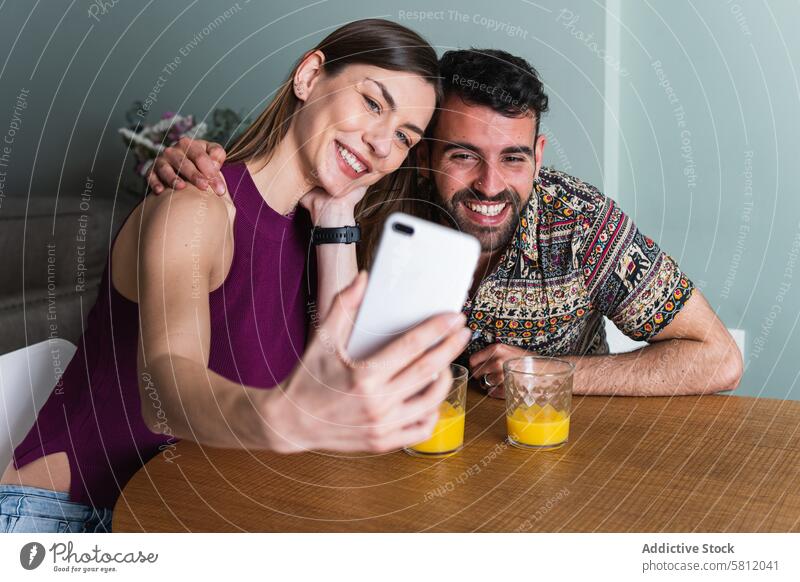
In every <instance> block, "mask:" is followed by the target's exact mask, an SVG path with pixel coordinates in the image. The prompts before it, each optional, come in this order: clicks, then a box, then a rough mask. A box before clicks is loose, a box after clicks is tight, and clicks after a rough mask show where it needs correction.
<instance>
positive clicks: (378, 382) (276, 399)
mask: <svg viewBox="0 0 800 582" xmlns="http://www.w3.org/2000/svg"><path fill="white" fill-rule="evenodd" d="M366 282H367V276H366V274H365V273H364V272H362V273H360V274H359V275H358V276H357V277H356V279H355V280H354V281H353V282H352V283H351V284H350V285H349V286H348V287H347V288H345V289H344V290H343V291H342V292H340V293H339V294H338V295H337V297H336V300H335V301H334V305H333V307H332V309H331V311H330V314H329V315H328V317H327V318H326V319H325V320H324V321H323V323H322V324H321V326H320V327H319V329H318V330H317V331H316V333H315V334H314V338H313V340H312V342H311V344H310V345H309V347H308V349H307V350H306V353H305V355H304V356H303V358H302V360H301V361H300V363H299V364H298V367H297V368H296V370H295V372H294V373H293V374H292V376H291V377H290V379H289V380H288V381H287V382H286V383H285V384H284V388H283V389H281V388H278V389H276V390H271V391H265V394H264V398H263V399H262V401H261V402H260V404H259V405H260V406H261V410H262V413H263V418H264V419H265V423H264V430H265V433H266V434H267V436H266V438H267V440H268V441H269V442H270V448H271V449H273V450H276V451H278V452H283V453H292V452H301V451H306V450H319V449H321V450H329V451H341V452H348V451H349V452H352V451H369V452H387V451H391V450H395V449H399V448H402V447H404V446H407V445H411V444H414V443H416V442H420V441H423V440H425V439H427V438H428V437H429V436H430V434H431V432H432V431H433V428H434V425H435V424H436V420H437V419H438V409H439V404H440V403H441V402H442V401H443V400H444V399H445V397H446V396H447V394H448V392H449V391H450V389H451V384H452V376H451V373H450V363H451V362H452V361H453V360H455V359H456V357H457V356H458V355H459V354H460V353H461V352H462V351H463V350H464V348H465V347H466V345H467V342H468V340H469V337H470V333H469V330H468V329H467V328H466V327H464V323H465V320H464V316H463V315H462V314H460V313H448V314H441V315H436V316H434V317H431V318H429V319H428V320H426V321H424V322H423V323H421V324H420V325H418V326H416V327H414V328H413V329H411V330H409V331H408V332H406V333H404V334H403V335H402V336H400V337H398V338H397V339H395V340H394V341H392V342H391V343H390V344H389V345H387V346H385V347H384V348H383V349H381V350H380V351H379V352H378V353H376V354H375V355H373V356H371V357H370V358H369V359H368V360H365V361H358V362H354V361H351V360H349V359H348V358H347V356H346V355H345V345H346V342H347V339H348V337H349V335H350V332H351V330H352V327H353V322H354V320H355V316H356V312H357V311H358V307H359V305H360V304H361V300H362V299H363V296H364V290H365V288H366ZM439 340H441V341H439ZM437 342H438V343H437ZM434 344H435V345H434ZM431 346H432V347H431Z"/></svg>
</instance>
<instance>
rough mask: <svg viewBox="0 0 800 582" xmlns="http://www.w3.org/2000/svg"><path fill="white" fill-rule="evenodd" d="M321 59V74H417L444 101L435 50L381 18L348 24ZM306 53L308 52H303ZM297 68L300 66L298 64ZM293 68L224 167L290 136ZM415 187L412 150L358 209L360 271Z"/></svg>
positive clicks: (328, 41) (328, 40)
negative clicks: (368, 70)
mask: <svg viewBox="0 0 800 582" xmlns="http://www.w3.org/2000/svg"><path fill="white" fill-rule="evenodd" d="M316 50H319V51H322V53H323V54H324V55H325V65H324V68H325V72H326V73H327V74H330V75H336V74H337V73H338V72H340V71H341V70H342V69H343V68H344V67H346V66H348V65H355V64H361V65H372V66H375V67H380V68H382V69H388V70H390V71H405V72H409V73H416V74H417V75H419V76H420V77H422V78H423V79H425V80H427V81H428V82H429V83H431V85H433V87H434V89H435V91H436V105H437V106H438V105H439V103H440V102H441V98H442V89H441V82H440V78H439V60H438V57H437V56H436V51H434V50H433V48H432V47H431V46H430V45H429V44H428V42H427V41H425V39H423V38H422V37H421V36H420V35H418V34H417V33H416V32H414V31H413V30H411V29H408V28H406V27H405V26H401V25H400V24H397V23H395V22H391V21H388V20H381V19H376V18H372V19H365V20H356V21H355V22H351V23H349V24H346V25H344V26H342V27H340V28H338V29H336V30H335V31H333V32H332V33H331V34H329V35H328V36H327V37H325V39H324V40H322V42H320V43H319V44H318V45H317V46H316V47H314V48H313V49H311V52H313V51H316ZM306 54H308V53H306ZM298 64H299V62H298ZM296 68H297V64H296V65H295V67H293V68H292V73H291V74H290V75H289V76H288V77H287V79H286V80H285V81H284V82H283V84H282V85H281V87H280V89H279V90H278V92H277V94H276V95H275V98H274V99H273V100H272V102H271V103H270V104H269V105H268V106H267V108H266V109H264V111H263V112H262V113H261V114H260V115H259V116H258V118H257V119H256V120H255V121H254V122H253V123H252V124H251V125H250V127H248V128H247V129H246V130H245V131H244V133H242V135H241V136H239V138H237V140H236V141H235V142H234V144H233V146H232V147H231V150H230V153H229V155H228V157H227V161H228V162H240V161H248V160H252V159H255V158H260V157H264V158H265V159H269V156H270V155H271V154H272V152H273V151H274V150H275V147H276V146H277V145H278V144H279V143H280V142H281V140H282V139H283V138H284V137H285V136H286V133H287V132H288V131H289V124H290V123H291V120H292V115H293V114H294V113H295V111H296V109H297V106H298V104H299V103H300V100H299V99H297V97H296V96H295V94H294V90H293V79H294V71H295V70H296ZM416 186H417V164H416V156H415V153H414V150H411V152H410V153H409V155H408V157H407V158H406V160H405V163H404V164H403V166H401V167H400V168H399V169H398V170H397V171H396V172H394V173H392V174H390V175H388V176H385V177H384V178H382V179H381V180H380V181H378V182H377V183H376V184H374V185H373V186H371V187H370V188H369V190H368V191H367V193H366V195H365V196H364V198H363V199H362V200H361V202H360V203H359V204H358V206H357V207H356V220H357V221H358V222H359V224H360V225H361V231H362V242H361V243H360V244H359V249H358V262H359V265H360V266H361V268H368V267H369V265H370V264H371V262H372V256H373V254H374V252H375V247H376V245H377V242H378V238H379V236H380V227H381V225H382V224H383V222H384V220H385V218H386V216H387V215H388V214H389V213H390V212H393V211H395V210H402V211H406V212H412V211H413V207H414V206H416V205H415V203H414V189H415V188H416Z"/></svg>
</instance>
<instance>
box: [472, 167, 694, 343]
mask: <svg viewBox="0 0 800 582" xmlns="http://www.w3.org/2000/svg"><path fill="white" fill-rule="evenodd" d="M693 289H694V285H693V284H692V282H691V281H690V280H689V278H688V277H687V276H686V275H685V274H684V273H683V272H682V271H681V270H680V268H679V267H678V265H677V264H676V262H675V261H674V260H673V259H672V258H671V257H670V256H668V255H667V254H666V253H664V252H663V251H661V249H660V248H659V247H658V245H657V244H656V243H655V242H654V241H653V240H652V239H651V238H649V237H646V236H644V235H643V234H642V233H640V232H639V231H638V229H637V228H636V225H634V223H633V221H632V220H631V219H630V218H629V217H628V216H627V215H626V214H625V213H624V212H623V211H622V210H621V209H620V208H619V206H617V204H616V203H615V202H614V201H613V200H612V199H611V198H607V197H605V196H603V195H602V194H601V193H600V191H599V190H598V189H597V188H595V187H594V186H592V185H591V184H587V183H585V182H582V181H581V180H579V179H577V178H575V177H573V176H570V175H568V174H565V173H564V172H560V171H558V170H555V169H552V168H544V167H543V168H541V169H540V171H539V180H538V181H537V183H536V184H534V188H533V191H532V193H531V196H530V199H529V201H528V203H527V204H526V205H525V207H524V208H523V209H522V211H521V213H520V221H519V225H518V226H517V229H516V232H515V234H514V237H513V239H512V241H511V242H510V243H509V245H508V246H507V247H506V249H505V250H504V252H503V255H502V257H501V258H500V260H499V262H498V263H497V267H496V268H495V269H494V271H493V272H492V273H491V274H490V275H488V276H487V277H485V278H484V279H483V281H482V282H481V283H480V285H479V287H478V289H477V291H476V293H475V295H474V296H473V297H472V298H470V299H469V300H468V301H467V303H466V304H465V305H464V313H465V314H466V315H467V325H468V326H469V327H470V328H471V329H472V330H473V339H472V341H471V342H470V345H469V346H468V348H467V350H466V355H471V354H473V353H475V352H477V351H479V350H481V349H483V348H485V347H486V346H488V345H490V344H492V343H496V342H502V343H504V344H509V345H512V346H517V347H520V348H524V349H527V350H530V351H532V352H536V353H537V354H540V355H546V356H557V355H584V354H607V353H608V343H607V341H606V335H605V328H604V325H603V317H602V316H603V315H605V316H607V317H608V318H609V319H611V320H612V321H613V322H614V324H615V325H616V326H617V327H618V328H619V329H620V330H621V331H622V332H623V333H624V334H626V335H627V336H628V337H630V338H632V339H634V340H640V341H646V340H649V339H650V338H652V337H653V336H655V335H656V334H657V333H658V332H659V331H661V330H662V329H664V327H666V326H667V325H668V324H669V323H670V321H672V319H673V318H674V317H675V315H676V314H677V313H678V312H679V311H680V310H681V308H682V307H683V306H684V304H685V303H686V301H687V300H688V299H689V297H690V296H691V294H692V290H693Z"/></svg>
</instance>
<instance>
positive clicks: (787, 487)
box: [113, 388, 800, 532]
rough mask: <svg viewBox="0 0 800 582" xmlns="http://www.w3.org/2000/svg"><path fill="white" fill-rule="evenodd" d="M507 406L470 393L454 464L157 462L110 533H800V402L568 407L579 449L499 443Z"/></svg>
mask: <svg viewBox="0 0 800 582" xmlns="http://www.w3.org/2000/svg"><path fill="white" fill-rule="evenodd" d="M503 406H504V403H503V401H500V400H494V399H489V398H486V397H484V396H483V395H482V394H480V393H479V392H478V391H477V390H475V389H474V388H470V394H469V399H468V412H467V430H466V441H467V442H466V446H465V448H464V450H463V451H462V452H461V453H459V454H457V455H455V456H453V457H450V458H447V459H440V460H433V459H419V458H414V457H410V456H408V455H406V454H404V453H402V452H396V453H391V454H384V455H337V454H327V453H305V454H302V455H288V456H281V455H278V454H273V453H269V452H247V451H233V450H222V449H213V448H203V447H199V446H198V445H196V444H194V443H191V442H181V443H180V444H178V446H177V449H176V451H175V454H176V455H180V456H179V457H177V458H175V459H174V460H173V461H172V462H167V461H166V460H165V458H164V457H163V456H162V455H157V456H156V457H155V458H153V459H152V460H151V461H150V462H149V463H148V464H147V465H146V466H145V467H144V468H143V469H142V470H140V471H139V472H138V473H137V474H136V476H135V477H134V478H133V479H132V480H131V481H130V482H129V483H128V485H127V486H126V487H125V490H124V494H123V496H122V497H121V498H120V500H119V502H118V503H117V505H116V508H115V511H114V525H113V527H114V530H115V531H135V532H140V531H147V532H151V531H170V532H182V531H205V532H207V531H250V532H255V531H258V532H276V531H277V532H282V531H310V532H329V531H369V532H380V531H403V532H420V531H458V532H462V531H485V532H497V531H511V532H513V531H601V532H626V531H657V532H658V531H666V532H675V531H702V532H726V531H746V532H756V531H800V402H793V401H780V400H768V399H755V398H742V397H736V396H701V397H694V396H692V397H679V398H621V397H619V398H601V397H575V398H574V399H573V414H572V421H571V422H572V426H571V434H570V442H569V443H568V444H567V445H566V446H564V447H562V448H560V449H557V450H553V451H546V452H545V451H535V452H530V451H524V450H519V449H515V448H514V447H511V446H508V445H506V444H505V443H504V437H505V417H504V408H503Z"/></svg>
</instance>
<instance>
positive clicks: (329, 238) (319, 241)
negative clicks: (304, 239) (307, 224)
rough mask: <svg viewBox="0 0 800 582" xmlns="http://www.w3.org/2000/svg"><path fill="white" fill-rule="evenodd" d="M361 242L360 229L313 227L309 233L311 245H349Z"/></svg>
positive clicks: (357, 227)
mask: <svg viewBox="0 0 800 582" xmlns="http://www.w3.org/2000/svg"><path fill="white" fill-rule="evenodd" d="M360 240H361V227H360V226H359V225H358V224H356V225H355V226H339V227H337V228H322V227H318V226H317V227H314V229H313V230H312V231H311V244H314V245H324V244H350V243H356V242H359V241H360Z"/></svg>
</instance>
